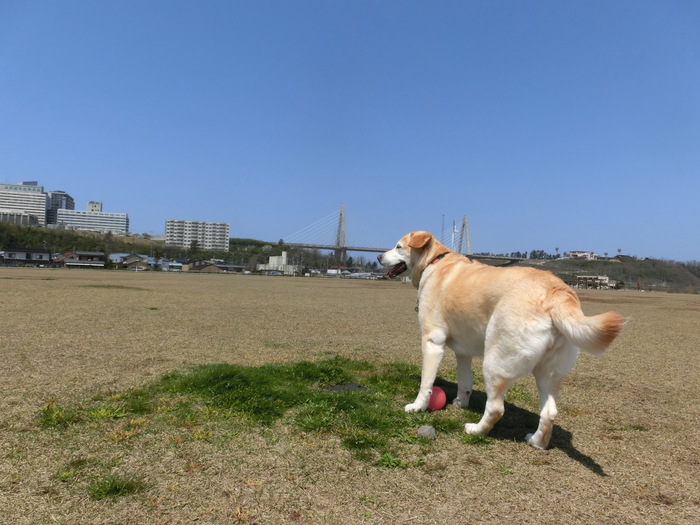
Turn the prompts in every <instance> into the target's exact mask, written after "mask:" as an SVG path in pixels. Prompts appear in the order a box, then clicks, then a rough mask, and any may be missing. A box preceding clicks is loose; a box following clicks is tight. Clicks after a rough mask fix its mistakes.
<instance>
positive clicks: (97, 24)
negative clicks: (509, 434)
mask: <svg viewBox="0 0 700 525" xmlns="http://www.w3.org/2000/svg"><path fill="white" fill-rule="evenodd" d="M699 27H700V2H697V1H694V0H693V1H682V0H679V1H661V0H659V1H653V2H652V1H644V0H634V1H623V0H621V1H613V2H610V1H595V0H593V1H575V0H572V1H566V2H562V1H558V0H557V1H529V2H525V1H509V0H502V1H499V0H495V1H486V0H484V1H469V0H461V1H430V2H428V1H421V2H415V1H410V0H409V1H405V0H402V1H363V0H357V1H352V2H349V1H348V2H346V1H339V0H334V1H304V0H300V1H295V2H290V1H259V2H257V1H256V2H252V1H245V2H244V1H222V2H219V1H197V2H195V1H189V2H183V1H172V0H169V1H159V0H152V1H148V2H143V1H130V0H120V1H109V0H103V1H100V2H94V1H85V2H81V1H71V2H45V1H41V2H38V1H33V0H26V1H23V2H0V123H1V125H0V182H18V181H24V180H37V181H39V182H40V184H42V185H44V186H45V188H46V189H47V190H63V191H66V192H68V193H70V194H71V195H73V197H74V198H75V199H76V207H77V208H78V209H85V204H86V203H87V201H89V200H98V201H102V202H103V203H104V211H112V212H127V213H128V214H129V218H130V222H131V230H132V231H134V232H139V233H141V232H146V233H155V234H158V233H162V232H163V230H164V225H165V220H166V219H188V220H205V221H220V222H228V223H230V224H231V235H232V236H233V237H249V238H256V239H262V240H268V241H277V240H279V239H280V238H285V237H288V236H290V235H292V234H294V233H295V232H298V231H300V230H303V229H304V228H306V227H308V226H309V225H311V224H314V223H316V222H318V221H319V220H320V219H322V218H324V217H329V216H330V215H332V214H334V213H336V212H337V211H338V209H339V207H340V204H341V203H342V204H344V205H345V213H346V220H347V228H348V242H349V243H350V244H354V243H361V244H367V243H373V244H376V243H379V244H381V245H384V246H387V247H389V246H391V245H392V244H393V243H394V242H395V241H396V239H398V238H399V237H400V236H401V235H402V234H403V233H405V232H406V231H409V230H416V229H424V230H429V231H432V232H434V233H436V234H438V235H439V234H440V233H441V230H442V224H443V222H444V224H445V230H447V231H449V230H451V226H452V221H453V220H455V221H457V222H458V223H459V222H460V221H461V218H462V216H463V215H466V216H467V217H468V220H469V225H470V233H471V244H472V249H473V251H475V252H481V251H490V252H494V253H501V252H511V251H530V250H533V249H541V250H546V251H548V252H551V253H553V252H554V251H555V248H559V249H560V251H561V252H563V251H568V250H592V251H596V252H598V253H601V254H602V253H604V252H608V253H610V254H614V253H617V250H618V249H620V250H622V252H623V253H627V254H632V255H638V256H640V257H659V258H666V259H675V260H680V261H687V260H698V259H700V253H699V252H700V227H699V226H700V31H698V28H699ZM367 232H371V233H367ZM328 236H329V242H330V241H332V240H333V232H332V231H329V234H328Z"/></svg>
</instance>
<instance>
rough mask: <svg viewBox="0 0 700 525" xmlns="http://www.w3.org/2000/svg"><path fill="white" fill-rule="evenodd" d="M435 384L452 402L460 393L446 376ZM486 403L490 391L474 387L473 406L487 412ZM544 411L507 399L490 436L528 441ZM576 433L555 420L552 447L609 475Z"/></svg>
mask: <svg viewBox="0 0 700 525" xmlns="http://www.w3.org/2000/svg"><path fill="white" fill-rule="evenodd" d="M435 385H436V386H439V387H440V388H442V389H443V390H444V391H445V394H446V395H447V399H448V402H450V400H452V399H454V398H455V396H456V395H457V384H456V383H452V382H449V381H444V380H442V379H439V378H438V379H437V380H436V381H435ZM485 406H486V393H485V392H481V391H478V390H474V391H473V392H472V395H471V397H470V399H469V410H470V411H474V412H478V413H479V414H483V412H484V408H485ZM539 420H540V415H539V414H535V413H533V412H530V411H529V410H525V409H524V408H520V407H518V406H516V405H513V404H512V403H508V402H507V401H506V403H505V413H504V415H503V417H502V418H501V420H500V421H499V422H498V423H496V425H495V426H494V427H493V429H491V432H489V434H488V435H489V437H492V438H495V439H499V440H503V441H524V439H525V435H526V434H528V433H530V432H534V431H535V430H536V429H537V425H538V424H539ZM571 438H572V434H571V432H568V431H567V430H564V429H563V428H561V427H560V426H559V425H557V424H555V425H554V429H553V430H552V439H551V441H550V443H549V448H556V449H559V450H561V451H562V452H564V453H565V454H566V455H567V456H569V457H570V458H571V459H573V460H574V461H577V462H578V463H580V464H581V465H583V466H584V467H586V468H587V469H588V470H590V471H591V472H593V473H594V474H597V475H599V476H607V474H606V473H605V471H604V470H603V467H601V466H600V465H599V464H598V463H597V462H596V461H595V460H594V459H593V458H591V457H590V456H587V455H586V454H584V453H582V452H581V451H579V450H578V449H577V448H576V447H575V446H574V445H573V443H572V442H571Z"/></svg>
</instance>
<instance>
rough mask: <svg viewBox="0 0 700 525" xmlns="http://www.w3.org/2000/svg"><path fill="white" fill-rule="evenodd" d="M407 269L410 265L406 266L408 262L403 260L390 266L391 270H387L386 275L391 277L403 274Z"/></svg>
mask: <svg viewBox="0 0 700 525" xmlns="http://www.w3.org/2000/svg"><path fill="white" fill-rule="evenodd" d="M406 270H408V266H406V263H405V262H403V261H402V262H400V263H399V264H397V265H396V266H392V267H391V268H389V271H388V272H386V275H385V276H384V277H386V278H388V279H391V278H392V277H396V276H397V275H401V274H402V273H403V272H405V271H406Z"/></svg>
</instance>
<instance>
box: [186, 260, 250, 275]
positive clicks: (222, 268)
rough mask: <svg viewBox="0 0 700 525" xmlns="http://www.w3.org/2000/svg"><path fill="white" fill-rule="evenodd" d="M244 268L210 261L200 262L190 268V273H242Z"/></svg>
mask: <svg viewBox="0 0 700 525" xmlns="http://www.w3.org/2000/svg"><path fill="white" fill-rule="evenodd" d="M243 269H244V266H236V265H233V264H223V263H213V262H209V261H198V262H196V263H194V264H192V265H190V266H189V268H188V270H189V271H190V272H201V273H241V272H242V271H243Z"/></svg>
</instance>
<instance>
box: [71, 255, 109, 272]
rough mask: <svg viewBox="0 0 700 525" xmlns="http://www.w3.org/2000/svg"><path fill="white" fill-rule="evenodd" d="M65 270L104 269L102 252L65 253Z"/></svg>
mask: <svg viewBox="0 0 700 525" xmlns="http://www.w3.org/2000/svg"><path fill="white" fill-rule="evenodd" d="M63 265H64V266H65V267H66V268H104V267H105V254H104V252H74V253H67V254H66V255H65V257H64V258H63Z"/></svg>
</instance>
